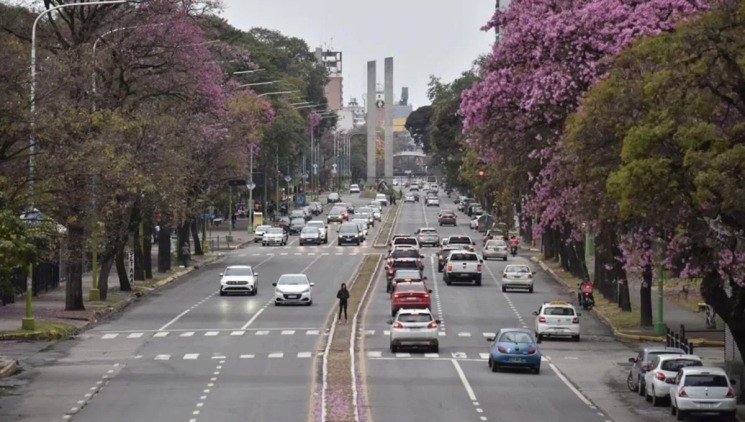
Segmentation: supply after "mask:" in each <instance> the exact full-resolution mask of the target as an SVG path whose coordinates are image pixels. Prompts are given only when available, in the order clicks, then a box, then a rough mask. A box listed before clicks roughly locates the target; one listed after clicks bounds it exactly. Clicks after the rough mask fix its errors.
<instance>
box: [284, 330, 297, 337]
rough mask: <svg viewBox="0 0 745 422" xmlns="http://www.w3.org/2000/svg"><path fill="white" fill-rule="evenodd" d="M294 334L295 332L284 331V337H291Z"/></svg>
mask: <svg viewBox="0 0 745 422" xmlns="http://www.w3.org/2000/svg"><path fill="white" fill-rule="evenodd" d="M293 334H295V330H282V335H283V336H291V335H293Z"/></svg>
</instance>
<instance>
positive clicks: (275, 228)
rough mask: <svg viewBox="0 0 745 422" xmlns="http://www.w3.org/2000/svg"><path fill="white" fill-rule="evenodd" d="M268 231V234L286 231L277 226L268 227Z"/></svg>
mask: <svg viewBox="0 0 745 422" xmlns="http://www.w3.org/2000/svg"><path fill="white" fill-rule="evenodd" d="M266 232H267V233H268V234H282V233H284V230H282V229H280V228H277V227H272V228H271V229H267V231H266Z"/></svg>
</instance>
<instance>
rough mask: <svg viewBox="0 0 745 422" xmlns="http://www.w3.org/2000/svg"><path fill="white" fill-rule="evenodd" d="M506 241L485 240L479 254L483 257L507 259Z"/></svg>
mask: <svg viewBox="0 0 745 422" xmlns="http://www.w3.org/2000/svg"><path fill="white" fill-rule="evenodd" d="M507 254H508V252H507V242H505V241H504V240H487V241H486V244H485V245H484V250H483V251H481V256H483V257H484V259H501V260H503V261H507Z"/></svg>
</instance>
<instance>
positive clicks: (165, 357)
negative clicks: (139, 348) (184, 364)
mask: <svg viewBox="0 0 745 422" xmlns="http://www.w3.org/2000/svg"><path fill="white" fill-rule="evenodd" d="M170 358H171V355H158V356H156V357H155V360H168V359H170Z"/></svg>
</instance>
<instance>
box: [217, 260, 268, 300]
mask: <svg viewBox="0 0 745 422" xmlns="http://www.w3.org/2000/svg"><path fill="white" fill-rule="evenodd" d="M258 277H259V273H255V272H254V271H253V268H251V267H250V266H249V265H231V266H229V267H228V268H226V269H225V271H223V272H221V273H220V296H226V295H227V294H228V293H248V294H250V295H254V296H255V295H256V294H257V293H258V291H259V286H258Z"/></svg>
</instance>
